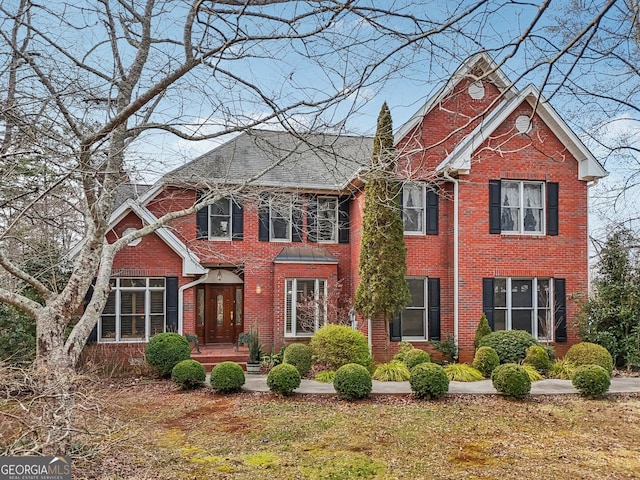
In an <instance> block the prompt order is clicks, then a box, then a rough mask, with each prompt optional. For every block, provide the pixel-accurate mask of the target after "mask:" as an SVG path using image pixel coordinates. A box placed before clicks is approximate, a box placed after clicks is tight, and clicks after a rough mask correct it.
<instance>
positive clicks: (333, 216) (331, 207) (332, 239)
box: [317, 197, 338, 243]
mask: <svg viewBox="0 0 640 480" xmlns="http://www.w3.org/2000/svg"><path fill="white" fill-rule="evenodd" d="M317 216H318V218H317V222H318V242H320V243H323V242H324V243H336V242H337V241H338V198H337V197H318V212H317Z"/></svg>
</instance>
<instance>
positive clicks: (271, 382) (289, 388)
mask: <svg viewBox="0 0 640 480" xmlns="http://www.w3.org/2000/svg"><path fill="white" fill-rule="evenodd" d="M285 354H286V351H285ZM299 386H300V372H298V369H297V368H296V367H295V366H293V365H291V364H290V363H282V364H280V365H276V366H275V367H273V368H272V369H271V371H270V372H269V374H268V375H267V387H269V390H271V391H272V392H273V393H279V394H281V395H291V394H292V393H293V391H294V390H295V389H296V388H298V387H299Z"/></svg>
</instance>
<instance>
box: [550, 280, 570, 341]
mask: <svg viewBox="0 0 640 480" xmlns="http://www.w3.org/2000/svg"><path fill="white" fill-rule="evenodd" d="M565 289H566V287H565V280H564V278H555V279H554V280H553V291H554V307H555V315H554V317H555V330H556V332H555V333H556V342H560V343H566V341H567V296H566V290H565Z"/></svg>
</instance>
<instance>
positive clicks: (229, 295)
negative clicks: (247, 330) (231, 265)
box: [204, 285, 243, 343]
mask: <svg viewBox="0 0 640 480" xmlns="http://www.w3.org/2000/svg"><path fill="white" fill-rule="evenodd" d="M205 298H206V303H207V305H206V308H205V329H204V330H205V332H204V337H205V343H233V342H235V341H236V339H237V338H238V335H239V334H240V332H242V330H243V324H242V286H238V285H207V291H206V295H205Z"/></svg>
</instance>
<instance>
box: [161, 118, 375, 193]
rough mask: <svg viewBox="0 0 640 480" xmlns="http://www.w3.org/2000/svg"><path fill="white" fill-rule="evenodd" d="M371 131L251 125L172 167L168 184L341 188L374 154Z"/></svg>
mask: <svg viewBox="0 0 640 480" xmlns="http://www.w3.org/2000/svg"><path fill="white" fill-rule="evenodd" d="M372 147H373V139H372V138H371V137H361V136H347V135H329V134H311V133H300V134H294V133H291V132H284V131H270V130H247V131H245V132H243V133H241V134H240V135H238V136H237V137H235V138H233V139H232V140H230V141H228V142H227V143H224V144H223V145H220V146H219V147H217V148H215V149H213V150H211V151H210V152H207V153H205V154H204V155H201V156H200V157H198V158H196V159H195V160H192V161H191V162H189V163H187V164H185V165H183V166H181V167H179V168H177V169H175V170H173V171H171V172H169V173H167V174H166V175H164V177H163V178H162V182H163V183H164V184H175V185H189V186H198V185H205V184H211V183H214V184H215V183H218V184H231V185H242V184H245V183H247V182H249V183H250V184H251V185H256V186H261V187H280V188H294V189H309V190H342V189H343V188H345V187H346V185H347V184H348V183H349V181H350V180H351V179H352V178H353V177H354V176H355V174H356V173H357V172H358V171H359V169H361V168H363V167H364V166H366V165H368V163H369V161H370V159H371V151H372Z"/></svg>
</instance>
